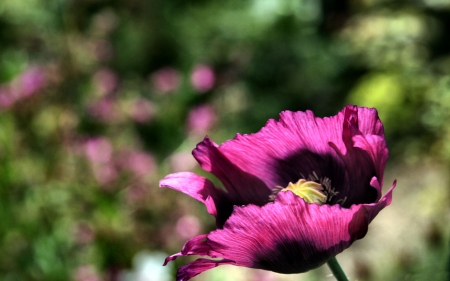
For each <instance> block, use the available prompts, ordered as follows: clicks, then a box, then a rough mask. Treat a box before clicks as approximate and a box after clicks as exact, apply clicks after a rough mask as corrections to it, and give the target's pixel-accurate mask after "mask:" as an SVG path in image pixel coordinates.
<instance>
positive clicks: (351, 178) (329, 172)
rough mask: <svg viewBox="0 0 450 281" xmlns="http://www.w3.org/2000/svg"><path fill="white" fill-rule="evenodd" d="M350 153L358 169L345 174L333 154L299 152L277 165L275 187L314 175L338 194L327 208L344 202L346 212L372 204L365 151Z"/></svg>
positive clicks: (374, 193) (343, 165)
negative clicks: (327, 183) (357, 206)
mask: <svg viewBox="0 0 450 281" xmlns="http://www.w3.org/2000/svg"><path fill="white" fill-rule="evenodd" d="M330 150H332V149H331V147H330ZM352 153H353V155H352V156H353V157H352V158H353V159H355V158H356V159H359V161H358V162H359V163H360V164H361V165H359V166H357V165H353V166H352V168H353V170H349V169H347V166H346V163H344V161H343V160H342V159H341V157H340V156H339V155H338V154H337V153H333V152H331V151H330V153H326V154H318V153H314V152H312V151H311V150H306V149H301V150H299V151H298V152H296V153H294V154H292V155H290V156H289V157H287V158H286V159H279V160H278V161H277V163H276V165H275V167H276V170H277V171H276V173H277V174H278V175H279V179H278V180H279V183H278V185H280V186H283V187H284V186H287V185H288V184H289V182H292V183H295V182H297V181H298V180H299V179H301V178H303V176H304V177H308V176H309V175H310V174H312V173H314V172H315V173H316V174H317V175H318V177H319V178H325V177H327V178H329V179H330V180H331V186H332V187H333V188H334V191H336V192H338V194H337V195H336V197H334V198H333V200H332V201H331V202H330V204H336V203H338V202H339V201H340V202H342V201H344V200H345V201H344V204H342V205H343V206H344V207H347V208H348V207H350V206H351V205H352V204H361V203H373V202H375V200H376V198H377V191H376V189H374V188H372V187H371V186H370V180H371V178H372V177H373V176H375V170H374V169H373V164H372V163H371V162H368V161H367V160H368V155H366V154H367V153H366V152H365V151H363V150H361V149H359V148H353V151H352ZM302 175H303V176H302Z"/></svg>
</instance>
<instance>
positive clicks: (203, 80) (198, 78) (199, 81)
mask: <svg viewBox="0 0 450 281" xmlns="http://www.w3.org/2000/svg"><path fill="white" fill-rule="evenodd" d="M215 81H216V76H215V74H214V71H213V70H212V68H211V67H209V66H207V65H203V64H199V65H197V66H196V67H195V68H194V70H193V71H192V74H191V84H192V86H194V88H195V89H196V90H197V91H199V92H202V93H203V92H207V91H209V90H211V88H212V87H213V86H214V82H215Z"/></svg>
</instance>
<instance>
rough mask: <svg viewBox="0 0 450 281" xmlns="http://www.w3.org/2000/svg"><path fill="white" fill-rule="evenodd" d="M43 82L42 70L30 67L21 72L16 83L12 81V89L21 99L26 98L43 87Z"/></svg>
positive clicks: (41, 68)
mask: <svg viewBox="0 0 450 281" xmlns="http://www.w3.org/2000/svg"><path fill="white" fill-rule="evenodd" d="M45 80H46V79H45V70H44V68H43V67H39V66H32V67H29V68H28V69H26V70H25V71H24V72H22V74H20V76H19V77H18V79H17V80H16V81H13V88H15V90H16V91H19V92H20V94H19V95H20V96H21V97H27V96H30V95H32V94H34V93H36V92H37V91H39V90H40V89H41V88H42V87H43V86H44V84H45Z"/></svg>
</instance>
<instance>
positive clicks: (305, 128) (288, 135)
mask: <svg viewBox="0 0 450 281" xmlns="http://www.w3.org/2000/svg"><path fill="white" fill-rule="evenodd" d="M370 135H371V136H370ZM366 136H367V138H366ZM377 139H381V140H384V131H383V125H382V123H381V121H380V120H379V118H378V114H377V111H376V110H375V109H369V108H361V107H356V106H347V107H345V108H344V109H343V110H342V111H341V112H339V113H338V114H337V115H336V116H332V117H325V118H317V117H315V116H314V114H313V113H312V112H311V111H306V112H290V111H284V112H282V113H281V114H280V120H279V121H275V120H269V121H268V122H267V124H266V126H265V127H264V128H262V129H261V130H260V131H259V132H257V133H255V134H249V135H240V134H238V135H237V136H236V137H235V138H234V139H232V140H230V141H227V142H225V143H223V144H222V145H220V146H218V145H216V144H215V143H213V142H211V141H210V140H209V139H208V138H205V140H204V141H203V142H201V143H200V144H199V145H198V146H197V148H196V149H195V150H194V152H193V154H194V157H195V158H196V159H197V161H198V162H199V163H200V165H201V166H202V168H203V169H204V170H206V171H210V172H212V173H213V174H214V175H216V176H217V177H218V178H219V179H220V180H221V181H222V182H223V183H224V185H225V187H226V188H227V190H228V191H229V192H230V194H231V195H232V197H233V198H235V200H237V201H236V205H242V204H249V203H252V204H256V205H259V206H261V205H263V204H264V203H266V202H267V201H265V200H266V198H267V197H266V195H267V190H266V189H271V188H273V187H275V186H286V185H287V184H288V183H289V182H297V181H298V180H299V179H300V178H301V177H302V175H303V176H306V177H307V176H308V175H309V174H311V173H313V172H315V173H316V174H317V175H318V176H319V177H327V178H329V179H330V180H331V183H332V185H333V187H335V188H337V191H338V192H339V193H338V195H337V196H336V198H335V200H336V201H338V200H342V201H343V200H344V199H345V204H344V206H346V207H348V206H351V205H352V204H358V203H371V202H375V201H376V199H379V198H380V197H381V189H378V188H376V187H371V186H370V182H371V179H372V177H373V176H376V177H377V179H378V180H379V183H380V186H381V184H382V181H383V170H384V166H385V162H386V161H385V159H386V158H387V149H385V148H386V145H385V143H383V142H382V141H377ZM363 140H364V142H362V141H363ZM355 145H356V147H355ZM372 145H376V146H377V147H372ZM355 159H356V160H355ZM250 186H251V187H250ZM349 192H350V193H352V195H350V196H348V195H344V194H348V193H349ZM261 194H263V196H261ZM236 198H237V199H236Z"/></svg>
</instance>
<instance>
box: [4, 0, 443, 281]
mask: <svg viewBox="0 0 450 281" xmlns="http://www.w3.org/2000/svg"><path fill="white" fill-rule="evenodd" d="M449 35H450V0H416V1H387V0H340V1H337V0H322V1H318V0H317V1H316V0H252V1H250V0H249V1H241V0H221V1H219V0H216V1H214V0H209V1H207V0H111V1H107V0H72V1H71V0H53V1H49V0H1V1H0V253H1V254H0V280H7V281H13V280H14V281H16V280H19V281H20V280H39V281H40V280H49V281H58V280H75V281H100V280H105V281H116V280H117V281H132V280H137V281H156V280H157V281H170V280H174V276H175V272H176V267H178V266H179V265H182V264H185V263H187V262H188V261H189V260H191V259H190V258H180V259H178V260H177V261H176V262H173V264H171V265H170V266H168V267H162V266H161V264H162V261H163V259H164V258H165V256H166V255H168V254H173V253H175V252H178V251H179V250H180V248H181V247H182V245H183V244H184V242H185V241H187V239H189V238H190V237H192V236H194V235H197V234H200V233H206V232H208V231H210V230H211V229H214V221H213V219H212V218H211V217H210V216H209V215H208V214H207V212H205V210H204V206H203V205H202V204H200V203H198V202H196V201H195V200H193V199H191V198H189V197H188V196H185V195H182V194H181V193H177V192H175V191H172V190H166V189H160V188H158V180H159V179H161V178H162V177H164V176H165V175H166V174H168V173H171V172H176V171H196V172H200V173H201V171H199V168H198V166H197V164H196V162H195V160H194V159H193V158H192V156H191V155H190V153H191V150H192V149H193V148H194V147H195V145H196V143H198V142H199V141H201V140H202V139H203V137H204V136H205V135H209V136H210V137H211V138H212V139H213V140H214V141H216V142H217V143H221V142H223V141H225V140H227V139H230V138H232V137H234V135H235V134H236V133H237V132H240V133H252V132H256V131H257V130H259V129H260V128H261V127H262V126H263V125H264V124H265V123H266V121H267V120H268V119H269V118H278V114H279V113H280V112H281V111H282V110H306V109H310V110H313V111H314V113H315V114H316V115H317V116H329V115H335V114H336V113H337V112H338V111H339V110H340V109H341V108H342V107H343V106H345V105H347V104H349V103H353V104H357V105H361V106H369V107H376V108H377V109H378V110H379V114H380V117H381V119H382V121H383V122H384V124H385V130H386V135H387V140H388V145H389V148H390V161H389V164H388V167H387V170H386V177H385V190H386V189H387V187H388V186H390V184H391V183H392V181H393V180H394V179H398V185H397V189H396V190H395V192H394V200H393V203H392V205H391V206H390V207H389V208H387V209H385V210H384V211H383V212H381V213H380V215H379V216H378V217H377V218H376V219H375V221H374V222H373V223H372V224H371V226H370V230H369V233H368V234H367V236H366V238H364V239H362V240H360V241H358V242H356V243H355V244H354V245H353V246H352V247H351V248H350V249H348V250H346V251H345V252H344V253H342V254H341V255H339V257H338V258H339V260H340V261H341V263H342V265H343V267H344V268H345V270H346V271H347V274H348V275H349V276H350V279H351V280H438V281H440V280H450V275H449V271H450V260H449V250H448V248H449V237H450V235H449V232H450V228H449V225H450V224H449V223H450V203H449V201H450V191H449V190H450V178H449V169H450V40H449ZM328 275H329V270H328V269H327V268H326V267H322V268H320V269H317V270H314V271H311V272H309V273H305V274H301V275H280V274H275V273H271V272H264V271H260V270H250V269H242V268H237V267H232V266H223V267H219V268H216V269H213V270H211V271H209V272H206V273H204V274H201V275H199V276H198V277H196V278H194V279H193V280H198V281H201V280H204V281H206V280H211V281H229V280H242V281H243V280H251V281H279V280H332V279H333V277H329V276H328ZM327 276H328V277H327Z"/></svg>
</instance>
